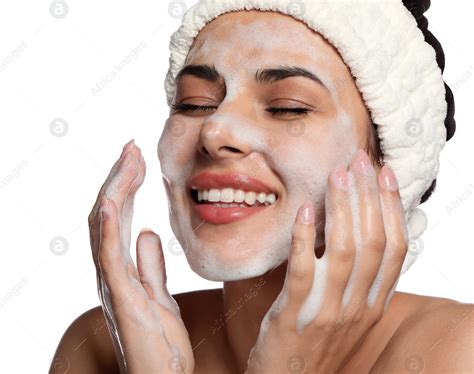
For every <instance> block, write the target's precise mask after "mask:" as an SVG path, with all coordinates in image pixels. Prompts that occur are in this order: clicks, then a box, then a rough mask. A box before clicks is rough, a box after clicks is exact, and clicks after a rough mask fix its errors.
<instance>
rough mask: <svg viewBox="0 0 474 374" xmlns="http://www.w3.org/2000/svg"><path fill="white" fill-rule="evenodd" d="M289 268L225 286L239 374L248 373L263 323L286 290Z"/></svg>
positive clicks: (229, 335)
mask: <svg viewBox="0 0 474 374" xmlns="http://www.w3.org/2000/svg"><path fill="white" fill-rule="evenodd" d="M286 265H287V262H286V261H285V262H284V263H283V264H281V265H279V266H277V267H276V268H274V269H272V270H270V271H268V272H267V273H265V274H263V275H261V276H258V277H255V278H249V279H242V280H238V281H230V282H224V285H223V297H224V312H225V314H224V315H225V316H226V325H225V332H226V335H227V340H228V344H229V349H230V351H231V353H232V356H233V357H234V360H235V366H236V369H237V372H239V373H243V372H244V371H245V368H246V367H247V359H248V357H249V354H250V350H251V349H252V347H253V346H254V345H255V342H256V341H257V337H258V333H259V331H260V323H261V322H262V319H263V317H264V316H265V314H266V313H267V311H268V309H269V308H270V307H271V305H272V304H273V302H274V301H275V299H276V298H277V296H278V294H279V293H280V291H281V289H282V287H283V283H284V281H285V274H286Z"/></svg>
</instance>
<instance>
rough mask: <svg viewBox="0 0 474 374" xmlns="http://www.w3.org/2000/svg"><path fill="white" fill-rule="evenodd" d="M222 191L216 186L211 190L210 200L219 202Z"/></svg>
mask: <svg viewBox="0 0 474 374" xmlns="http://www.w3.org/2000/svg"><path fill="white" fill-rule="evenodd" d="M220 195H221V192H220V191H219V190H217V189H215V188H212V189H210V190H209V201H210V202H218V201H219V199H220Z"/></svg>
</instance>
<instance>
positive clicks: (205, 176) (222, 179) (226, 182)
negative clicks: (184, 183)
mask: <svg viewBox="0 0 474 374" xmlns="http://www.w3.org/2000/svg"><path fill="white" fill-rule="evenodd" d="M188 186H189V188H191V189H198V190H204V189H211V188H218V189H222V188H225V187H232V188H235V189H242V190H244V191H255V192H265V193H266V194H270V193H274V194H275V195H276V194H277V193H276V192H275V191H274V190H273V189H271V188H270V187H269V186H267V185H266V184H265V183H264V182H262V181H260V180H258V179H255V178H252V177H251V176H250V175H246V174H240V173H225V174H215V173H211V172H204V173H201V174H198V175H196V176H194V177H192V178H190V179H189V181H188Z"/></svg>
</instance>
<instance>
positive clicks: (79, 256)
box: [0, 0, 474, 373]
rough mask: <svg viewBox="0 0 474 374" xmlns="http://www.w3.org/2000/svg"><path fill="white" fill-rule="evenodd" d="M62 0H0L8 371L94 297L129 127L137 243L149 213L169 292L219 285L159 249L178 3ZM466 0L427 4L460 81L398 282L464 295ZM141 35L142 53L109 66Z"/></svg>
mask: <svg viewBox="0 0 474 374" xmlns="http://www.w3.org/2000/svg"><path fill="white" fill-rule="evenodd" d="M67 4H68V6H69V10H68V12H67V14H65V17H64V18H55V17H53V16H52V15H51V13H50V5H51V2H50V1H44V0H35V1H2V2H1V3H0V35H2V42H1V44H0V126H1V127H0V128H1V136H0V142H1V146H0V152H1V153H0V159H1V163H0V223H1V228H2V230H1V233H2V253H3V254H4V256H3V261H1V262H0V279H1V282H0V336H1V338H0V339H1V340H0V352H1V357H2V370H1V371H2V372H5V373H36V372H46V371H47V369H48V367H49V365H50V362H51V360H52V357H53V354H54V351H55V349H56V347H57V344H58V342H59V339H60V338H61V336H62V334H63V333H64V331H65V329H66V328H67V327H68V326H69V324H70V323H71V322H72V321H73V320H74V319H75V318H76V317H78V316H79V315H80V314H82V313H83V312H85V311H86V310H88V309H90V308H92V307H94V306H97V305H98V303H99V300H98V296H97V290H96V278H95V269H94V266H93V262H92V257H91V254H90V247H89V234H88V225H87V216H88V214H89V212H90V210H91V208H92V205H93V203H94V201H95V199H96V196H97V193H98V191H99V188H100V186H101V185H102V183H103V181H104V180H105V178H106V176H107V174H108V172H109V170H110V168H111V166H112V164H113V163H114V162H115V160H116V159H117V158H118V157H119V155H120V152H121V150H122V147H123V145H124V144H125V143H126V142H127V141H128V140H130V139H132V138H135V139H136V143H137V145H138V146H139V147H141V149H142V150H143V153H144V157H145V160H146V162H147V177H146V180H145V183H144V185H143V186H142V187H141V189H140V190H139V192H138V195H137V197H136V205H135V218H134V221H133V227H132V245H134V241H135V238H136V236H137V234H138V232H139V230H140V229H141V228H142V227H144V226H147V227H151V228H152V229H154V230H155V231H156V232H158V233H159V234H160V235H161V238H162V243H163V246H164V250H165V258H166V263H167V272H168V286H169V289H170V292H171V293H179V292H185V291H190V290H196V289H203V288H216V287H220V286H221V283H217V282H208V281H206V280H204V279H201V278H200V277H198V276H197V275H196V274H194V273H193V272H192V271H191V270H190V268H189V266H188V264H187V262H186V259H185V257H184V255H175V254H173V253H172V252H171V251H170V250H168V249H167V247H168V243H169V242H170V240H173V235H172V232H171V229H170V227H169V222H168V212H167V202H166V198H165V193H164V188H163V185H162V181H161V174H160V167H159V163H158V158H157V154H156V147H157V143H158V139H159V136H160V133H161V131H162V128H163V125H164V122H165V120H166V118H167V114H168V107H167V106H166V101H165V91H164V88H163V81H164V78H165V74H166V71H167V69H168V58H169V50H168V43H169V37H170V35H171V33H172V32H173V31H175V30H176V29H177V28H178V26H179V24H180V19H179V17H176V16H179V14H175V13H173V12H171V13H170V12H169V6H170V3H169V2H168V1H133V2H131V1H128V2H124V1H122V2H120V1H114V2H112V1H85V0H81V1H68V2H67ZM186 4H187V5H188V6H191V5H192V4H194V1H188V2H186ZM170 9H175V11H177V12H178V13H179V10H180V8H179V6H178V7H176V8H173V5H171V8H170ZM472 10H473V9H472V2H470V1H467V0H465V1H461V0H458V1H453V0H451V1H449V2H448V1H441V0H438V1H436V0H434V1H432V6H431V9H430V10H429V11H428V12H427V13H426V15H427V16H428V19H429V21H430V30H431V31H432V32H433V33H434V35H435V36H436V37H437V38H438V40H439V41H440V42H441V44H442V46H443V48H444V51H445V55H446V69H445V73H444V76H445V80H446V81H447V82H448V84H449V85H450V86H451V88H452V89H453V91H454V94H455V100H456V120H457V125H458V128H457V131H456V134H455V136H454V138H453V139H452V140H450V141H449V142H448V143H447V145H446V147H445V149H444V150H443V153H442V155H441V170H440V173H439V178H438V187H437V190H436V191H435V193H434V195H433V196H432V198H431V199H430V200H429V201H428V202H427V203H425V204H423V205H421V206H420V207H421V208H422V209H423V210H424V211H425V212H426V213H427V215H428V229H427V231H426V233H425V234H424V235H423V236H422V238H423V239H422V240H423V247H424V251H423V252H422V253H421V255H420V257H419V259H418V260H417V261H416V262H415V264H414V265H413V266H412V267H411V268H410V270H408V272H407V273H405V274H404V275H403V276H402V278H401V280H400V282H399V286H398V290H399V291H405V292H411V293H416V294H422V295H433V296H439V297H446V298H451V299H456V300H459V301H463V302H472V301H473V299H474V297H473V293H472V288H471V287H469V284H471V285H472V284H474V282H473V280H474V279H473V271H472V264H473V263H474V261H473V260H474V254H473V253H474V251H473V249H474V248H473V247H474V246H473V240H472V219H471V220H469V217H470V215H469V214H470V213H471V212H472V210H473V204H474V198H473V197H472V195H473V192H474V168H473V167H472V157H473V152H472V150H473V138H474V130H473V121H472V118H471V117H472V111H471V109H472V106H473V103H472V97H473V92H474V79H473V76H474V67H473V65H474V51H473V47H472V45H473V43H472V34H473V31H474V30H473V28H472V19H471V17H472ZM173 15H174V16H175V17H174V16H173ZM140 46H141V47H140ZM137 47H138V48H139V49H140V52H139V53H138V54H137V56H136V58H134V59H132V60H131V61H130V62H129V63H128V64H125V66H124V68H123V69H122V71H121V72H120V73H118V74H117V75H116V76H114V77H112V76H111V73H112V72H114V71H116V66H117V65H119V64H120V63H121V62H122V60H123V59H124V58H126V57H127V56H128V55H129V54H130V53H131V52H132V51H133V50H135V49H136V48H137ZM104 82H105V83H104ZM97 85H99V86H100V85H102V88H100V89H98V88H97ZM94 88H95V89H96V90H98V92H95V93H94V92H93V89H94ZM56 118H61V119H63V120H64V121H66V122H67V124H68V131H67V132H66V133H65V134H64V136H61V137H58V136H54V133H52V132H51V131H50V124H51V123H52V121H53V120H55V119H56ZM55 237H62V238H64V239H65V240H66V242H67V247H64V248H63V250H62V251H63V252H64V253H63V254H60V255H59V254H55V253H54V248H53V251H52V250H51V247H50V246H51V242H52V240H54V238H55ZM56 249H57V247H56ZM5 255H6V256H5ZM132 257H133V258H135V249H134V246H133V247H132Z"/></svg>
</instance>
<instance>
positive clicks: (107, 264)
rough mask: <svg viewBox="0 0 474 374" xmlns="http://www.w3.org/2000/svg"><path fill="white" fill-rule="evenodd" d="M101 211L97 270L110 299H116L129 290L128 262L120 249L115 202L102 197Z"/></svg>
mask: <svg viewBox="0 0 474 374" xmlns="http://www.w3.org/2000/svg"><path fill="white" fill-rule="evenodd" d="M101 211H102V215H103V219H102V221H101V222H100V236H99V237H100V239H99V242H100V245H99V253H98V265H99V271H100V274H101V276H102V278H103V279H104V281H105V283H106V285H107V288H108V289H109V291H110V293H111V299H115V300H117V299H118V298H121V297H123V296H124V295H126V294H127V292H129V291H130V290H131V285H130V281H129V277H128V271H129V270H128V267H127V265H128V263H127V261H126V259H125V258H124V256H123V253H122V249H121V242H120V228H119V224H118V217H117V213H118V210H117V207H116V206H115V203H114V202H113V201H111V200H108V199H107V198H106V197H104V198H103V200H102V201H101Z"/></svg>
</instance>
